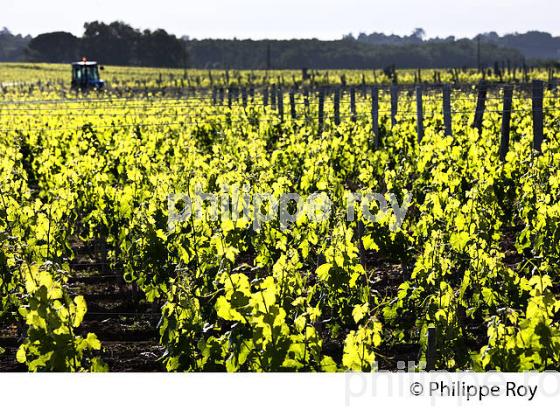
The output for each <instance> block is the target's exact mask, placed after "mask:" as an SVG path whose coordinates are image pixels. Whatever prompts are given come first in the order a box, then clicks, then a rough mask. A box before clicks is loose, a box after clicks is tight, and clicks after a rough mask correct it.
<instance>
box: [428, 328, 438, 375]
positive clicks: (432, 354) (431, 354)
mask: <svg viewBox="0 0 560 410" xmlns="http://www.w3.org/2000/svg"><path fill="white" fill-rule="evenodd" d="M436 355H437V340H436V329H435V328H434V327H430V328H428V342H427V346H426V371H428V372H431V371H433V370H435V369H436Z"/></svg>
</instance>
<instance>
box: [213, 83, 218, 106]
mask: <svg viewBox="0 0 560 410" xmlns="http://www.w3.org/2000/svg"><path fill="white" fill-rule="evenodd" d="M217 102H218V90H216V87H212V105H216V103H217Z"/></svg>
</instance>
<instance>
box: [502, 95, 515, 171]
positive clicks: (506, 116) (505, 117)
mask: <svg viewBox="0 0 560 410" xmlns="http://www.w3.org/2000/svg"><path fill="white" fill-rule="evenodd" d="M512 104H513V86H512V85H506V86H505V87H504V106H503V114H502V134H501V140H500V160H501V161H502V162H503V161H505V160H506V155H507V152H508V150H509V132H510V128H511V107H512Z"/></svg>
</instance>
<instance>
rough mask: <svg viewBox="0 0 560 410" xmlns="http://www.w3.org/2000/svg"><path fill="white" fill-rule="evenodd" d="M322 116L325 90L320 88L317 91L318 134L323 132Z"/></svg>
mask: <svg viewBox="0 0 560 410" xmlns="http://www.w3.org/2000/svg"><path fill="white" fill-rule="evenodd" d="M324 114H325V90H324V89H322V88H321V90H320V91H319V118H318V123H319V134H321V133H322V132H323V125H324Z"/></svg>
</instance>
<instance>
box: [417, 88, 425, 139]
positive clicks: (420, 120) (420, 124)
mask: <svg viewBox="0 0 560 410" xmlns="http://www.w3.org/2000/svg"><path fill="white" fill-rule="evenodd" d="M422 105H423V104H422V87H421V86H418V87H416V132H417V133H418V142H420V141H422V138H424V110H423V106H422Z"/></svg>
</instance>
